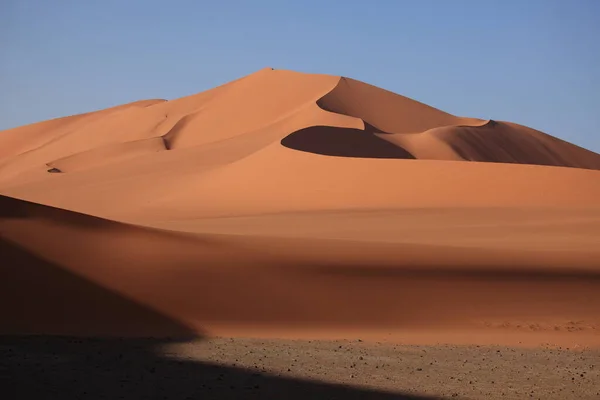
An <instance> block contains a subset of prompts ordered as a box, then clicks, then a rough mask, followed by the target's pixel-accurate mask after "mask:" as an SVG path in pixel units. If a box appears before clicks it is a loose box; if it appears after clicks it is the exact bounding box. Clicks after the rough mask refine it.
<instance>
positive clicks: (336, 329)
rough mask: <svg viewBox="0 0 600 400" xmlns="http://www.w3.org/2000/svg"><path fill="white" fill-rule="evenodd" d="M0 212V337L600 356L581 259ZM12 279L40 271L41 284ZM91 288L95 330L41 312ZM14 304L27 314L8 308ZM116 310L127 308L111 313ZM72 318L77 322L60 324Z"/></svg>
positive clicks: (27, 207) (11, 206) (29, 209)
mask: <svg viewBox="0 0 600 400" xmlns="http://www.w3.org/2000/svg"><path fill="white" fill-rule="evenodd" d="M0 209H1V210H2V212H1V214H0V215H1V216H0V239H1V240H2V246H3V248H6V249H10V251H9V252H6V253H3V254H6V255H7V257H9V258H5V259H4V262H3V263H2V267H1V272H2V277H3V279H2V280H1V281H0V282H1V283H0V285H2V293H3V300H6V301H3V302H2V303H0V316H1V317H2V318H3V320H5V321H6V320H10V321H11V324H3V325H2V327H3V328H2V329H3V331H4V332H3V333H7V332H10V333H12V334H17V333H29V334H30V333H55V334H88V335H89V334H93V333H97V334H102V335H133V336H139V335H142V336H156V335H161V334H165V333H166V332H168V333H169V334H173V331H174V330H175V333H179V334H183V333H185V334H189V333H190V331H192V332H193V333H195V334H201V333H206V332H208V333H210V334H219V333H221V334H222V333H227V334H232V335H235V334H236V332H237V334H245V333H248V332H254V333H255V334H257V335H259V336H263V335H266V336H269V335H277V334H283V333H284V332H287V333H285V335H288V336H289V335H290V334H293V332H296V334H297V335H298V337H304V336H307V335H308V336H315V335H316V336H323V337H327V336H333V337H336V336H338V337H339V335H342V332H345V333H346V335H347V334H348V333H349V332H352V334H360V335H366V336H365V337H370V338H380V339H384V340H390V337H392V340H400V341H402V338H403V337H404V336H403V335H405V336H406V337H407V338H408V340H411V339H410V338H411V337H413V339H414V336H411V335H414V333H415V332H423V333H425V334H426V336H425V337H426V338H427V339H426V341H431V342H441V343H444V342H452V341H453V340H455V341H460V337H459V336H460V335H459V336H456V332H479V333H480V334H481V336H480V340H485V339H483V338H486V337H487V340H490V341H491V342H494V343H504V342H505V341H506V340H507V339H505V338H504V336H503V335H504V334H505V332H506V331H507V329H508V331H509V334H508V335H507V336H506V337H507V338H508V341H512V340H513V339H518V338H521V340H523V338H524V337H525V339H526V340H527V341H530V342H531V343H534V342H536V341H537V342H540V343H541V342H545V341H547V340H548V339H549V338H551V339H552V340H554V341H556V342H557V343H568V344H571V345H575V344H577V345H585V346H600V335H599V334H598V329H599V328H600V327H599V326H598V322H599V321H598V316H597V310H598V307H599V306H600V295H599V294H598V293H600V291H599V289H600V270H598V268H597V266H595V265H593V264H592V263H591V261H590V256H589V255H586V253H585V252H579V253H578V254H576V253H572V252H571V253H569V252H567V253H566V254H563V253H560V252H557V253H556V254H552V255H550V254H548V253H543V252H542V253H539V252H528V251H520V252H506V251H495V250H490V249H470V250H468V251H465V250H464V249H461V248H450V247H448V248H444V247H436V246H419V245H411V244H406V245H397V244H396V245H385V244H381V243H370V244H369V243H360V242H345V241H339V240H310V239H306V240H298V239H277V238H260V237H257V238H244V237H236V236H223V235H183V234H178V233H174V232H167V231H160V230H155V229H148V228H141V227H136V226H132V225H126V224H121V223H117V222H113V221H109V220H104V219H100V218H95V217H91V216H87V215H83V214H77V213H73V212H69V211H66V210H60V209H56V208H51V207H47V206H42V205H37V204H33V203H29V202H25V201H22V200H17V199H12V198H8V197H4V196H2V197H0ZM7 246H8V247H7ZM17 249H18V250H17ZM49 265H50V266H49ZM17 267H18V268H17ZM24 270H29V271H38V272H37V274H40V273H42V272H43V275H44V276H45V277H46V278H45V280H44V285H43V286H40V285H39V281H38V280H35V281H32V280H31V278H27V279H26V278H25V276H24V275H23V271H24ZM65 275H67V277H65ZM68 276H71V278H69V277H68ZM65 279H67V280H69V282H70V283H69V284H68V285H66V284H65V283H64V281H65ZM36 282H38V283H36ZM91 286H93V287H97V288H99V289H98V290H101V291H104V292H108V293H114V295H112V296H113V297H110V296H103V295H98V296H95V295H94V296H95V297H94V296H92V294H90V296H92V298H93V299H94V301H95V302H96V304H95V305H94V307H95V309H98V310H103V311H102V312H103V314H102V315H106V317H103V318H102V319H101V321H102V322H103V326H102V329H101V330H98V331H97V332H96V331H95V330H96V329H99V327H98V323H97V319H96V318H97V316H96V314H94V313H92V312H90V313H89V314H87V315H86V314H85V313H83V312H82V310H81V308H77V307H75V308H73V307H66V308H65V309H64V310H62V309H61V310H60V311H61V314H60V315H61V317H60V318H59V317H58V315H57V314H56V310H55V309H53V307H55V306H56V302H47V298H48V297H47V296H48V294H47V293H48V291H49V290H53V289H52V288H61V289H63V292H61V297H62V298H63V299H69V298H71V299H73V300H76V299H77V297H78V296H79V295H77V293H82V291H85V290H87V289H86V288H89V287H91ZM16 287H18V288H19V290H18V291H16V290H14V288H16ZM11 288H13V289H11ZM307 293H310V296H308V295H306V294H307ZM506 293H510V294H511V295H510V296H506ZM556 293H561V296H560V297H557V296H556ZM114 296H119V298H120V299H122V300H121V302H115V301H114V300H112V298H114ZM84 297H85V296H84ZM88 297H89V296H88ZM109 297H110V298H109ZM85 298H87V297H85ZM17 300H18V301H19V302H20V304H22V306H23V307H25V309H27V310H28V312H27V313H21V312H20V311H18V310H17V309H15V308H14V304H15V303H14V302H13V301H17ZM127 301H129V302H130V303H131V304H134V305H135V307H137V308H135V307H134V306H133V305H132V306H131V307H129V306H127V307H129V308H126V309H124V311H123V312H121V313H119V314H118V315H116V316H113V317H114V318H113V317H111V310H113V308H111V307H124V306H123V304H122V303H123V302H127ZM81 304H84V305H85V304H86V303H85V301H83V300H82V303H81ZM472 304H478V307H477V308H473V307H472ZM128 310H129V311H128ZM136 310H137V311H136ZM143 310H152V311H143ZM149 312H151V313H152V314H148V313H149ZM17 314H19V316H18V318H14V317H15V316H16V315H17ZM8 318H10V319H8ZM71 318H77V324H76V325H73V324H64V321H69V320H70V319H71ZM111 318H113V319H111ZM131 318H133V319H131ZM132 321H138V322H137V323H134V322H132ZM498 321H499V322H498ZM511 324H514V327H515V329H511ZM517 325H518V327H517ZM573 326H575V327H577V328H578V329H571V328H572V327H573ZM178 329H179V331H177V330H178ZM521 331H523V332H524V333H523V332H521ZM452 332H454V333H452ZM519 332H521V333H523V334H521V335H519ZM448 333H450V336H449V337H448V336H447V334H448ZM390 335H391V336H390ZM452 335H455V336H452ZM346 337H347V336H346ZM449 338H450V339H449ZM452 338H454V339H452ZM463 339H464V337H463ZM496 341H498V342H496Z"/></svg>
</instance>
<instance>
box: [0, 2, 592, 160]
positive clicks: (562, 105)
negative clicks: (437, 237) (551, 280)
mask: <svg viewBox="0 0 600 400" xmlns="http://www.w3.org/2000/svg"><path fill="white" fill-rule="evenodd" d="M266 66H269V67H273V68H276V69H277V68H280V69H293V70H297V71H303V72H320V73H328V74H335V75H344V76H349V77H352V78H355V79H359V80H362V81H365V82H368V83H371V84H374V85H377V86H381V87H383V88H386V89H388V90H392V91H394V92H397V93H400V94H403V95H405V96H409V97H412V98H414V99H417V100H419V101H422V102H425V103H427V104H430V105H432V106H434V107H438V108H441V109H443V110H445V111H448V112H451V113H453V114H458V115H465V116H472V117H480V118H492V119H497V120H508V121H513V122H517V123H521V124H525V125H529V126H531V127H533V128H537V129H540V130H543V131H545V132H547V133H550V134H552V135H555V136H558V137H560V138H563V139H565V140H569V141H572V142H573V143H576V144H578V145H580V146H584V147H587V148H589V149H592V150H594V151H596V152H600V129H599V127H600V0H562V1H558V0H453V1H449V0H412V1H409V0H379V1H378V0H373V1H372V2H367V1H365V0H362V1H358V0H339V1H336V0H302V1H287V0H264V1H263V0H238V1H232V0H229V1H228V0H215V1H208V0H206V1H202V0H172V1H157V0H102V1H100V0H99V1H95V0H70V1H67V0H1V1H0V129H4V128H10V127H14V126H18V125H22V124H27V123H31V122H35V121H39V120H44V119H48V118H52V117H58V116H64V115H71V114H75V113H80V112H85V111H91V110H95V109H100V108H105V107H109V106H112V105H117V104H121V103H125V102H129V101H134V100H139V99H146V98H167V99H172V98H177V97H180V96H184V95H188V94H192V93H196V92H200V91H203V90H205V89H209V88H211V87H213V86H216V85H219V84H221V83H224V82H227V81H229V80H232V79H235V78H238V77H240V76H243V75H247V74H249V73H251V72H254V71H256V70H258V69H260V68H263V67H266Z"/></svg>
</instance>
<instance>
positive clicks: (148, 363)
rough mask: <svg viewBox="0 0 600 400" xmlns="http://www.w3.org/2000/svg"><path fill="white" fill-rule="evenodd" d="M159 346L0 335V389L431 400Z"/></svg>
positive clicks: (43, 393)
mask: <svg viewBox="0 0 600 400" xmlns="http://www.w3.org/2000/svg"><path fill="white" fill-rule="evenodd" d="M159 344H160V342H159V341H158V340H156V339H155V340H142V339H136V340H133V339H81V338H69V337H28V338H24V337H0V371H2V372H3V373H2V374H0V385H1V386H2V387H3V388H4V391H5V393H6V391H8V392H9V393H12V394H13V396H11V397H10V398H11V399H29V398H32V399H55V398H60V399H65V400H68V399H94V400H96V399H98V400H99V399H120V398H122V399H144V400H145V399H181V400H184V399H186V400H188V399H215V400H219V399H267V400H268V399H273V400H274V399H292V400H294V399H375V400H392V399H396V400H402V399H404V400H419V399H421V400H426V399H431V400H433V399H434V398H433V397H422V396H417V395H408V394H403V393H391V392H383V391H377V390H372V389H365V388H358V387H352V386H344V385H340V384H330V383H323V382H317V381H310V380H305V379H297V378H290V377H282V376H276V375H273V374H269V373H267V372H265V371H264V370H249V369H244V368H239V367H233V366H226V365H219V364H215V363H209V362H199V361H194V360H188V359H175V358H170V357H168V356H165V355H162V354H160V351H159V350H158V349H157V346H158V345H159Z"/></svg>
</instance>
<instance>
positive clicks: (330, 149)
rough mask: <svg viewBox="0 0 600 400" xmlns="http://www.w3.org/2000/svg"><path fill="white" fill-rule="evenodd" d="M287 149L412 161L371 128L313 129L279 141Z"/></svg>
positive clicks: (313, 127)
mask: <svg viewBox="0 0 600 400" xmlns="http://www.w3.org/2000/svg"><path fill="white" fill-rule="evenodd" d="M281 144H282V145H283V146H285V147H287V148H289V149H294V150H299V151H304V152H308V153H315V154H321V155H326V156H337V157H356V158H396V159H414V158H415V157H414V156H413V155H412V154H410V153H409V152H408V151H406V150H405V149H403V148H401V147H399V146H396V145H394V144H392V143H390V142H388V141H386V140H383V139H380V138H379V137H377V136H376V135H375V134H374V132H373V131H372V130H370V129H367V130H360V129H351V128H338V127H333V126H312V127H309V128H304V129H300V130H298V131H296V132H293V133H291V134H290V135H288V136H286V137H285V138H283V139H282V140H281Z"/></svg>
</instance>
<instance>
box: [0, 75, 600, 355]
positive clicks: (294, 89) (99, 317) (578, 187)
mask: <svg viewBox="0 0 600 400" xmlns="http://www.w3.org/2000/svg"><path fill="white" fill-rule="evenodd" d="M0 194H1V197H0V250H1V254H2V267H1V269H0V274H1V277H0V278H1V279H0V293H2V301H1V302H0V318H1V320H2V324H1V325H0V329H1V331H2V333H10V334H55V335H88V336H90V335H91V336H98V335H99V336H106V335H108V336H160V335H170V336H177V335H181V336H189V335H200V334H202V335H205V334H206V335H209V336H210V335H213V336H214V335H219V336H257V337H277V338H327V339H349V338H355V337H360V338H363V339H365V340H366V339H372V340H377V341H387V340H389V341H397V342H403V343H419V344H429V343H462V344H509V345H513V344H522V345H534V346H537V345H542V344H550V345H560V346H568V347H578V346H585V347H588V346H591V347H598V346H600V246H599V245H600V155H598V154H596V153H594V152H591V151H588V150H586V149H583V148H581V147H578V146H575V145H573V144H571V143H568V142H565V141H562V140H560V139H558V138H555V137H552V136H550V135H547V134H545V133H543V132H540V131H537V130H534V129H532V128H529V127H525V126H522V125H518V124H515V123H510V122H505V121H496V120H480V119H475V118H465V117H457V116H454V115H451V114H448V113H446V112H443V111H441V110H438V109H435V108H432V107H429V106H427V105H425V104H423V103H420V102H417V101H414V100H411V99H409V98H406V97H403V96H401V95H398V94H394V93H391V92H388V91H386V90H384V89H380V88H377V87H374V86H371V85H368V84H366V83H362V82H359V81H355V80H352V79H349V78H342V77H336V76H329V75H314V74H303V73H298V72H293V71H285V70H273V69H271V68H266V69H263V70H260V71H257V72H255V73H253V74H250V75H248V76H245V77H243V78H241V79H238V80H236V81H232V82H230V83H227V84H225V85H222V86H219V87H216V88H214V89H211V90H208V91H205V92H202V93H199V94H196V95H192V96H188V97H184V98H180V99H176V100H170V101H166V100H146V101H140V102H135V103H130V104H125V105H122V106H118V107H113V108H109V109H105V110H101V111H95V112H90V113H87V114H81V115H75V116H70V117H64V118H59V119H54V120H49V121H44V122H40V123H36V124H32V125H27V126H23V127H19V128H14V129H10V130H7V131H2V132H0Z"/></svg>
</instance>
